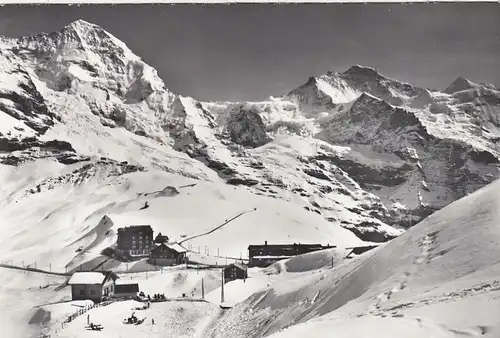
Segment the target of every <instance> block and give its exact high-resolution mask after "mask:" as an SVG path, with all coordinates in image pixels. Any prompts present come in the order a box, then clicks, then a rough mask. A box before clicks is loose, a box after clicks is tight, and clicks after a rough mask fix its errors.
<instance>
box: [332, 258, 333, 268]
mask: <svg viewBox="0 0 500 338" xmlns="http://www.w3.org/2000/svg"><path fill="white" fill-rule="evenodd" d="M332 268H333V256H332Z"/></svg>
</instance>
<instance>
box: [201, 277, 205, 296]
mask: <svg viewBox="0 0 500 338" xmlns="http://www.w3.org/2000/svg"><path fill="white" fill-rule="evenodd" d="M201 299H205V285H204V283H203V278H202V279H201Z"/></svg>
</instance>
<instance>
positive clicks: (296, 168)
mask: <svg viewBox="0 0 500 338" xmlns="http://www.w3.org/2000/svg"><path fill="white" fill-rule="evenodd" d="M499 106H500V91H499V90H498V89H497V88H495V87H494V86H492V85H486V84H478V83H475V82H472V81H470V80H467V79H463V78H458V79H457V80H456V81H455V82H454V83H453V84H452V85H450V86H449V87H448V88H446V89H445V90H443V91H438V90H428V89H423V88H418V87H414V86H412V85H411V84H408V83H403V82H400V81H397V80H395V79H390V78H388V77H386V76H384V75H382V74H380V73H379V72H378V71H377V70H375V69H373V68H370V67H364V66H360V65H353V66H352V67H350V68H349V69H347V70H346V71H344V72H341V73H339V72H331V71H330V72H328V73H326V74H323V75H320V76H315V77H310V78H309V80H308V81H307V82H306V83H304V84H303V85H301V86H299V87H297V88H295V89H293V90H291V91H290V92H289V93H288V94H286V95H283V96H280V97H270V98H269V99H267V100H263V101H258V102H200V101H197V100H196V99H195V98H191V97H188V96H181V95H178V94H175V93H172V92H171V91H170V90H168V88H167V86H166V84H165V83H164V82H163V80H162V79H160V77H159V76H158V74H157V72H156V70H155V69H154V68H152V67H151V66H149V65H147V64H145V63H144V62H143V61H142V60H141V58H140V57H139V56H138V55H136V54H134V53H133V52H132V51H131V50H130V49H129V48H128V47H127V46H126V45H125V44H124V43H123V42H121V41H120V40H119V39H118V38H117V37H114V36H113V35H111V34H109V33H108V32H106V31H104V30H103V29H102V28H100V27H99V26H96V25H93V24H91V23H87V22H85V21H83V20H78V21H76V22H73V23H71V24H69V25H67V26H66V27H64V28H62V29H61V30H60V31H58V32H54V33H51V34H47V33H41V34H38V35H35V36H31V37H21V38H16V39H13V38H5V37H1V36H0V328H1V329H2V337H3V336H5V337H8V338H17V337H19V338H21V337H22V338H40V337H45V338H47V337H68V338H69V337H72V338H76V337H90V336H92V337H95V336H98V337H123V338H129V337H134V338H135V337H180V338H187V337H190V338H211V337H212V338H225V337H233V338H256V337H277V338H290V337H300V336H302V335H304V334H308V335H310V336H311V337H315V338H316V337H329V338H330V337H338V338H349V337H353V338H354V337H367V338H368V337H369V338H382V337H383V338H391V337H394V338H401V337H409V338H413V337H419V338H420V337H426V336H429V337H438V338H440V337H443V338H447V337H458V338H463V337H479V336H484V337H491V338H498V337H500V319H499V318H500V245H499V244H500V228H499V224H500V211H498V210H499V208H498V206H499V204H500V193H499V191H500V183H499V181H497V179H498V178H499V177H500V170H499V167H500V145H499V143H498V141H499V140H500V128H499V127H498V126H499V125H500V119H499V118H498V113H499V112H500V110H499V108H498V107H499ZM130 225H150V226H151V227H152V228H153V230H154V235H157V234H158V233H160V232H161V233H162V234H163V235H167V236H168V237H169V241H170V243H169V245H175V246H177V247H179V246H182V248H184V249H186V250H187V257H188V260H189V262H188V263H187V264H183V265H179V266H175V267H168V268H166V267H164V268H159V267H158V266H154V265H150V264H149V263H148V262H147V259H141V260H138V261H134V262H129V263H125V262H120V261H118V260H116V259H113V258H109V257H108V256H106V255H110V252H112V251H113V248H114V247H115V245H116V242H117V232H118V229H119V228H122V227H125V226H130ZM266 241H267V242H268V243H269V244H285V243H288V244H291V243H311V244H322V245H332V246H333V247H332V248H331V249H328V250H323V251H320V252H314V253H309V254H305V255H301V256H297V257H293V258H290V259H286V260H282V261H279V262H277V263H275V264H273V265H271V266H269V267H267V268H264V269H261V268H250V269H248V274H249V278H248V279H246V280H234V281H230V282H228V283H226V284H224V288H223V289H222V284H221V282H222V266H223V265H226V264H229V263H233V262H239V263H242V262H245V261H246V259H247V256H248V246H249V245H252V244H264V243H265V242H266ZM359 246H370V247H375V246H376V248H373V249H372V250H370V251H368V252H365V253H363V254H360V255H354V254H352V252H351V251H352V248H353V247H359ZM78 270H88V271H89V273H91V274H93V275H94V276H95V275H97V274H98V272H97V271H99V270H103V271H104V270H113V271H114V272H116V273H117V274H118V275H119V277H120V279H121V281H122V282H127V281H133V282H137V283H138V284H139V288H140V290H141V291H143V292H144V293H145V294H147V295H151V296H153V295H154V294H164V295H165V296H166V298H167V299H166V301H165V302H159V303H153V304H151V307H149V308H146V309H141V310H139V309H136V308H141V307H142V306H143V305H144V304H145V303H144V302H138V301H135V300H134V301H132V300H126V301H116V302H112V303H110V304H105V305H104V306H99V307H93V304H92V302H90V301H71V299H70V298H71V290H70V287H68V286H67V282H68V280H69V279H70V276H71V273H72V272H74V271H78ZM202 285H203V290H204V293H202ZM222 290H224V300H223V301H222V299H221V293H222ZM202 298H204V299H202ZM78 311H80V312H83V311H85V313H83V314H81V315H80V316H78V317H76V318H75V319H74V320H73V321H71V322H69V323H66V324H63V322H64V321H65V320H66V319H67V318H68V316H70V315H72V314H74V313H76V312H78ZM133 311H136V315H137V316H138V317H139V318H145V321H144V323H142V324H141V325H137V326H135V325H126V324H124V323H123V320H124V319H126V318H127V317H128V316H130V315H131V314H132V312H133ZM87 316H88V317H87ZM87 318H89V319H91V321H92V322H94V323H95V324H101V325H103V327H104V329H103V331H101V332H96V331H89V330H86V328H85V324H86V321H87ZM153 319H154V324H153V321H152V320H153Z"/></svg>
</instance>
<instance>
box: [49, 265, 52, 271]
mask: <svg viewBox="0 0 500 338" xmlns="http://www.w3.org/2000/svg"><path fill="white" fill-rule="evenodd" d="M49 272H52V263H49Z"/></svg>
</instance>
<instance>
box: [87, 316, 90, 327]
mask: <svg viewBox="0 0 500 338" xmlns="http://www.w3.org/2000/svg"><path fill="white" fill-rule="evenodd" d="M89 324H90V315H87V325H89Z"/></svg>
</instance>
